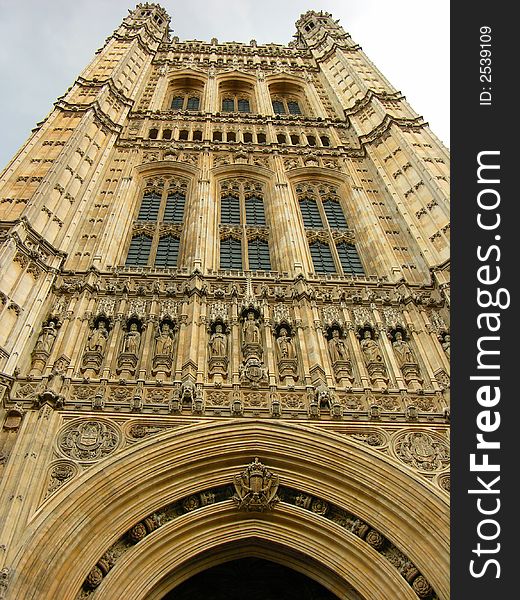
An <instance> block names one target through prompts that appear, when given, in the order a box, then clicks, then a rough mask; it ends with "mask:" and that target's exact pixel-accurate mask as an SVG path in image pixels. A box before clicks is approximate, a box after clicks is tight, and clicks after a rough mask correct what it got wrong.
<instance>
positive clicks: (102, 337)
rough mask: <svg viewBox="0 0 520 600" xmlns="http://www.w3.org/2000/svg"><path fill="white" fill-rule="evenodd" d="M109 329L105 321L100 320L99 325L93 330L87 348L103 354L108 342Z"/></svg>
mask: <svg viewBox="0 0 520 600" xmlns="http://www.w3.org/2000/svg"><path fill="white" fill-rule="evenodd" d="M107 338H108V331H107V328H106V323H105V321H99V323H98V324H97V327H96V328H95V329H94V330H93V331H92V333H91V334H90V337H89V339H88V342H87V350H89V351H90V352H100V353H101V354H103V352H104V351H105V346H106V343H107Z"/></svg>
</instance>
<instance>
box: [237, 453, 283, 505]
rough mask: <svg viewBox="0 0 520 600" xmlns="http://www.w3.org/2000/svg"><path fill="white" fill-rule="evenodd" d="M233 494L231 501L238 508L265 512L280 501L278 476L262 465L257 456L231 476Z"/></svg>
mask: <svg viewBox="0 0 520 600" xmlns="http://www.w3.org/2000/svg"><path fill="white" fill-rule="evenodd" d="M233 484H234V486H235V495H234V496H233V501H234V502H235V504H236V505H237V508H238V509H239V510H246V511H257V512H265V511H268V510H272V509H273V508H274V505H275V504H276V503H277V502H279V501H280V498H279V497H278V496H277V494H276V492H277V491H278V484H279V478H278V475H275V474H274V473H272V472H271V471H269V469H268V468H267V467H266V466H265V465H263V464H262V463H261V462H260V461H259V460H258V458H255V460H254V461H253V462H252V463H250V464H249V465H247V467H246V468H245V470H244V471H242V473H240V474H239V475H235V477H234V478H233Z"/></svg>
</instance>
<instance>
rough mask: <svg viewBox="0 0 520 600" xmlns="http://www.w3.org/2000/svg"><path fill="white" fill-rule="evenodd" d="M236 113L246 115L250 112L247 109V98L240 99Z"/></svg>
mask: <svg viewBox="0 0 520 600" xmlns="http://www.w3.org/2000/svg"><path fill="white" fill-rule="evenodd" d="M238 112H242V113H248V112H251V111H250V108H249V100H248V99H247V98H241V99H240V100H239V101H238Z"/></svg>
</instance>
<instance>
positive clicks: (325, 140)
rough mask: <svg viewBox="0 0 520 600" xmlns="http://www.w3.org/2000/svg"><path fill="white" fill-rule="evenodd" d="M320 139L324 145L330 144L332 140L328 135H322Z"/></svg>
mask: <svg viewBox="0 0 520 600" xmlns="http://www.w3.org/2000/svg"><path fill="white" fill-rule="evenodd" d="M320 140H321V144H322V146H330V140H329V138H328V137H327V136H326V135H322V136H321V138H320Z"/></svg>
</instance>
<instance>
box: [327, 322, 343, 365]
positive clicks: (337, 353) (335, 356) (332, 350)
mask: <svg viewBox="0 0 520 600" xmlns="http://www.w3.org/2000/svg"><path fill="white" fill-rule="evenodd" d="M328 346H329V354H330V359H331V361H332V362H333V363H335V362H336V361H338V360H348V353H347V348H346V346H345V342H344V341H343V340H342V339H341V338H340V336H339V330H338V329H334V330H333V331H332V337H331V338H330V340H329V343H328Z"/></svg>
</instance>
